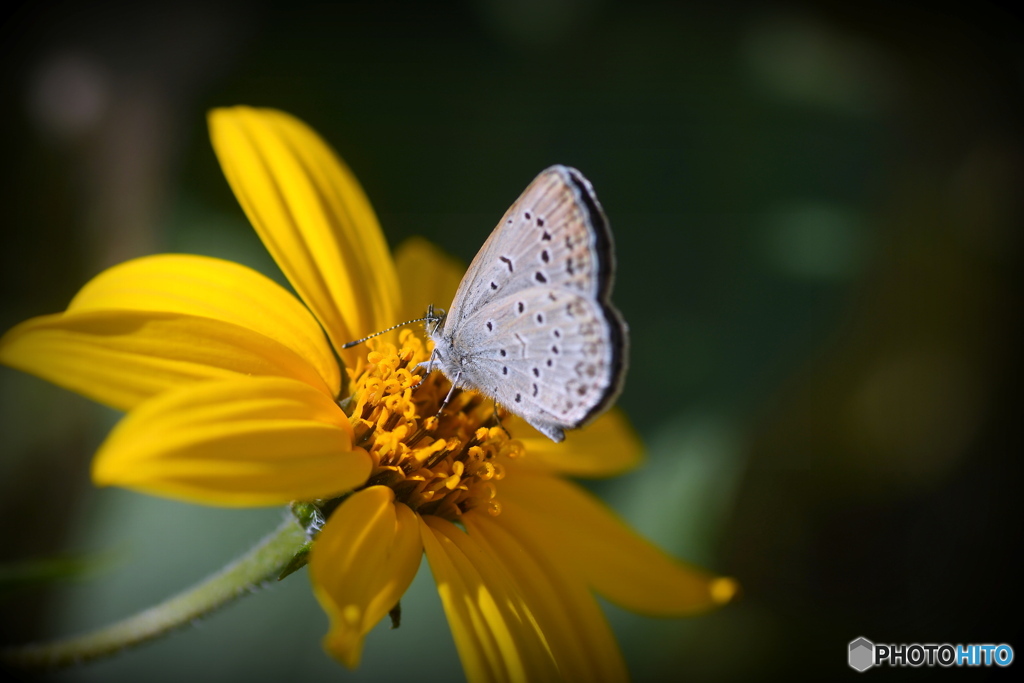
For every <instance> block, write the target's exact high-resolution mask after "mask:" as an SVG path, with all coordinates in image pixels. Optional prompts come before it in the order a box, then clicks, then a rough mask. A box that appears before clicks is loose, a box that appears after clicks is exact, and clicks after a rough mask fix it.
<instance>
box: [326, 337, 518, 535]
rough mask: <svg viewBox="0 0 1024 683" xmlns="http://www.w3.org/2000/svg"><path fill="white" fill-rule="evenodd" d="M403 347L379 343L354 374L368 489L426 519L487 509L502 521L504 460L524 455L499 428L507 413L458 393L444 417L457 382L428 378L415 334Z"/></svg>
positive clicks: (352, 402) (354, 410)
mask: <svg viewBox="0 0 1024 683" xmlns="http://www.w3.org/2000/svg"><path fill="white" fill-rule="evenodd" d="M399 342H400V344H401V346H400V348H395V346H394V345H393V344H386V343H384V344H379V345H378V347H377V348H376V349H374V350H371V351H370V352H369V353H368V354H367V356H366V360H365V362H364V361H362V360H360V362H359V364H358V365H357V366H356V367H355V368H350V369H349V370H348V372H349V374H350V377H351V380H352V382H351V385H350V386H351V387H352V396H351V398H349V399H347V400H346V401H343V402H342V407H343V408H344V409H345V412H346V414H348V415H349V418H350V419H351V421H352V426H353V428H354V430H355V441H354V444H355V445H356V446H360V447H362V448H365V449H366V450H367V452H368V453H369V454H370V458H371V459H372V461H373V472H372V473H371V475H370V478H369V479H368V480H367V483H366V486H378V485H383V486H388V487H390V488H391V489H392V490H393V491H394V492H395V498H396V499H397V500H400V501H402V502H403V503H405V504H406V505H408V506H409V507H410V508H412V509H413V510H414V511H416V512H419V513H420V514H430V515H437V516H439V517H444V518H446V519H449V520H453V521H454V520H456V519H458V518H459V516H460V515H462V514H463V513H464V512H467V511H469V510H471V509H474V508H483V509H484V510H486V511H487V512H488V513H489V514H492V515H497V514H498V513H499V512H500V511H501V505H500V504H499V503H498V500H497V490H496V488H495V485H494V484H495V482H497V481H500V480H501V479H502V477H504V476H505V470H504V468H503V467H502V465H501V463H500V462H499V459H500V457H501V456H508V457H517V456H519V455H521V454H522V453H523V446H522V444H521V443H520V442H518V441H515V440H512V439H510V438H509V435H508V433H507V432H505V430H504V429H503V428H502V427H501V426H500V425H499V424H498V422H497V419H498V417H499V416H498V415H497V414H496V412H500V409H498V408H496V406H495V404H494V403H493V402H492V401H490V400H489V399H486V398H484V397H483V396H480V395H479V394H477V393H475V392H472V391H461V390H459V389H456V390H455V391H454V392H453V393H452V397H451V400H450V401H449V403H448V405H447V406H445V408H444V411H443V412H442V413H441V415H440V416H438V409H439V408H440V407H441V404H442V402H443V401H444V398H445V396H446V395H447V394H448V391H449V389H450V388H451V383H450V382H449V381H448V379H447V378H446V377H444V375H443V374H442V373H440V372H433V373H431V374H430V375H429V376H424V375H425V372H424V370H423V369H421V368H417V367H416V366H417V364H418V363H421V362H423V361H426V360H427V359H428V358H429V356H430V354H429V352H428V351H427V349H426V346H425V345H424V343H423V341H422V340H421V339H419V338H418V337H417V336H416V335H415V334H413V332H411V331H410V330H403V331H402V332H401V334H400V336H399Z"/></svg>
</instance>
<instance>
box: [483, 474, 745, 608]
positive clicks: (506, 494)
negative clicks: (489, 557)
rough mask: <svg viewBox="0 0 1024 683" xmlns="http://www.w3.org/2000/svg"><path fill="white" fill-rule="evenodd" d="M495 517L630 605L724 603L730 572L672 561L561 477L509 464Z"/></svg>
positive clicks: (730, 589)
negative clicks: (718, 573)
mask: <svg viewBox="0 0 1024 683" xmlns="http://www.w3.org/2000/svg"><path fill="white" fill-rule="evenodd" d="M501 504H502V512H501V517H502V524H503V526H505V528H508V529H513V530H515V529H521V530H522V532H521V533H520V532H516V535H517V537H525V535H526V534H537V535H541V536H542V537H543V538H544V539H545V540H544V542H545V544H546V545H547V546H548V547H550V548H552V549H553V552H557V553H558V554H559V560H560V561H561V562H564V563H566V566H568V567H572V569H573V571H575V572H578V575H579V576H582V577H583V578H584V579H585V580H586V582H587V583H588V584H589V585H590V586H591V587H592V588H593V589H594V590H595V591H597V592H598V593H600V594H601V595H603V596H604V597H606V598H608V600H610V601H612V602H614V603H615V604H617V605H619V606H621V607H624V608H626V609H628V610H630V611H633V612H640V613H643V614H649V615H653V616H679V615H683V614H692V613H694V612H699V611H702V610H706V609H710V608H712V607H715V606H718V605H722V604H724V603H726V602H728V601H729V600H730V599H731V598H732V596H733V595H734V594H735V592H736V584H735V582H734V581H732V580H731V579H726V578H720V577H715V576H713V575H711V574H709V573H707V572H705V571H703V570H701V569H698V568H696V567H693V566H690V565H687V564H685V563H683V562H680V561H678V560H675V559H673V558H671V557H669V556H668V555H666V554H665V553H663V552H662V551H661V550H659V549H658V548H657V547H655V546H654V545H652V544H651V543H649V542H647V541H645V540H644V539H642V538H641V537H640V536H638V535H637V534H636V533H635V532H634V531H632V530H631V529H630V528H629V527H627V526H626V525H625V524H624V523H623V522H622V521H621V520H619V519H618V518H617V517H616V516H615V515H614V513H612V511H611V510H609V509H608V508H607V507H605V506H604V505H603V504H602V503H601V502H600V501H598V500H597V499H596V498H594V497H593V496H591V495H590V494H589V493H587V492H586V491H584V490H583V489H581V488H579V487H578V486H576V485H575V484H572V483H570V482H568V481H566V480H564V479H559V478H558V477H552V476H548V475H546V474H543V473H539V472H529V471H524V470H521V469H516V470H513V468H511V467H510V468H509V472H508V475H507V476H506V477H505V478H504V479H503V480H502V482H501Z"/></svg>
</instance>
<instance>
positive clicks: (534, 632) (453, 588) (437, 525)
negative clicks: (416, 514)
mask: <svg viewBox="0 0 1024 683" xmlns="http://www.w3.org/2000/svg"><path fill="white" fill-rule="evenodd" d="M422 519H423V520H424V522H425V524H424V525H423V527H422V533H423V547H424V549H425V550H426V552H427V559H428V560H429V561H430V570H431V572H432V573H433V574H434V580H435V581H436V582H437V591H438V593H439V594H440V596H441V603H442V604H443V605H444V611H445V615H447V617H448V624H449V626H450V627H451V629H452V636H453V638H454V639H455V648H456V649H457V650H458V652H459V658H460V659H461V660H462V668H463V670H464V671H465V673H466V678H467V679H468V680H469V681H470V683H479V682H481V681H549V680H561V679H560V678H559V676H558V671H557V668H556V666H555V662H554V660H553V658H552V656H551V653H550V651H549V650H548V648H547V644H546V642H545V640H544V636H543V634H542V633H541V632H540V629H539V627H538V625H537V622H536V621H535V620H534V618H533V615H532V614H531V613H530V611H529V609H528V608H527V606H526V604H525V603H524V601H523V598H522V596H521V595H519V594H518V593H517V592H516V590H515V587H514V585H513V583H512V581H511V579H510V578H509V576H508V575H507V574H506V573H505V572H504V570H503V569H502V567H501V566H500V565H499V564H498V563H497V562H496V559H497V558H494V557H491V556H488V555H487V553H486V552H485V551H484V550H483V548H482V547H481V546H480V545H479V544H478V543H476V541H475V540H474V539H472V538H470V537H469V536H467V535H466V534H465V533H463V532H462V530H460V529H459V528H458V527H456V526H455V525H454V524H452V523H451V522H448V521H446V520H443V519H440V518H438V517H433V516H430V515H427V516H426V517H423V518H422Z"/></svg>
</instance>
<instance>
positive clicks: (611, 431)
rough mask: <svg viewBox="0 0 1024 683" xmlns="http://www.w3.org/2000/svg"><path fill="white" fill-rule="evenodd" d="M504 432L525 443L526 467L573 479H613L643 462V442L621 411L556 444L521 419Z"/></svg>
mask: <svg viewBox="0 0 1024 683" xmlns="http://www.w3.org/2000/svg"><path fill="white" fill-rule="evenodd" d="M504 423H505V428H506V429H508V430H509V433H510V434H512V435H513V436H514V437H515V438H516V439H518V440H520V441H522V442H523V445H524V446H525V447H526V452H527V453H528V454H529V457H527V458H524V459H523V460H522V465H523V466H524V467H533V465H539V466H540V467H542V468H544V469H547V470H551V471H554V472H559V473H561V474H565V475H568V476H574V477H611V476H614V475H617V474H622V473H623V472H627V471H629V470H631V469H633V468H634V467H636V466H637V465H639V464H640V463H641V462H642V460H643V446H642V445H641V443H640V438H639V437H638V436H637V435H636V433H635V432H634V431H633V428H632V427H630V425H629V421H628V420H626V416H625V415H624V414H623V413H622V411H620V410H618V409H616V408H612V409H611V410H609V411H608V412H607V413H605V414H604V415H602V416H601V417H599V418H597V419H596V420H594V422H593V423H591V424H589V425H587V426H586V427H584V428H583V429H571V430H569V431H567V432H566V433H565V441H563V442H562V443H555V442H554V441H552V440H551V439H549V438H548V437H546V436H544V435H543V434H541V433H540V432H538V431H537V430H536V429H534V428H533V427H531V426H530V425H529V424H527V423H526V421H525V420H523V419H522V418H519V417H515V416H513V417H511V418H509V419H508V420H506V421H504Z"/></svg>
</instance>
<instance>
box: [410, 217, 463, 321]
mask: <svg viewBox="0 0 1024 683" xmlns="http://www.w3.org/2000/svg"><path fill="white" fill-rule="evenodd" d="M395 268H396V269H397V271H398V282H399V284H400V285H401V289H402V312H401V313H399V319H401V320H414V319H416V318H422V317H423V316H424V315H425V314H426V312H427V306H429V305H431V304H433V305H434V308H443V309H447V308H448V306H449V305H450V304H451V303H452V299H454V298H455V290H457V289H458V288H459V283H460V282H461V281H462V275H463V274H464V273H465V272H466V267H465V266H464V265H461V264H459V263H458V262H457V261H456V260H455V259H453V258H452V257H451V256H448V255H447V254H445V253H444V252H443V251H441V250H440V249H438V248H437V247H435V246H434V245H433V244H431V243H430V242H428V241H427V240H425V239H423V238H422V237H412V238H410V239H407V240H406V241H404V242H402V243H401V244H400V245H398V249H396V250H395Z"/></svg>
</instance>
